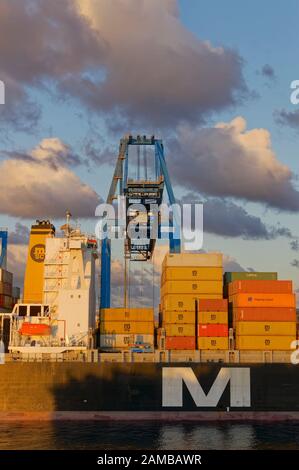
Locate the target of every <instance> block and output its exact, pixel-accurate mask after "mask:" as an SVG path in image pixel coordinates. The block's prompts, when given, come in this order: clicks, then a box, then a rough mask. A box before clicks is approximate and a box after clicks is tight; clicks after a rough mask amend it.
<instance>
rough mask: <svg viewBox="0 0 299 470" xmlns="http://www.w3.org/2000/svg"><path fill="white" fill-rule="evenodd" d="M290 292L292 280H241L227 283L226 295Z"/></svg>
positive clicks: (291, 290)
mask: <svg viewBox="0 0 299 470" xmlns="http://www.w3.org/2000/svg"><path fill="white" fill-rule="evenodd" d="M253 292H254V293H255V294H292V292H293V283H292V281H265V280H258V281H256V280H254V279H250V280H242V281H233V282H231V283H230V284H229V285H228V295H229V296H232V295H234V294H239V293H242V294H251V293H253Z"/></svg>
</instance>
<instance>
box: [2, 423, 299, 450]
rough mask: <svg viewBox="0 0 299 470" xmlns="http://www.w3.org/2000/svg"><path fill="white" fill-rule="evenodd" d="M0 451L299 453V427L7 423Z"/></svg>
mask: <svg viewBox="0 0 299 470" xmlns="http://www.w3.org/2000/svg"><path fill="white" fill-rule="evenodd" d="M0 449H2V450H4V449H9V450H12V449H13V450H14V449H18V450H23V449H24V450H25V449H65V450H67V449H69V450H74V449H90V450H111V449H117V450H123V449H128V450H130V449H141V450H153V449H157V450H174V449H178V450H188V449H190V450H191V449H192V450H212V449H224V450H231V449H233V450H236V449H238V450H246V449H248V450H249V449H276V450H284V449H287V450H290V449H296V450H298V449H299V424H289V423H287V424H277V423H276V424H275V423H272V424H219V425H215V424H194V423H192V424H191V423H186V424H183V423H182V424H178V423H173V424H168V423H147V424H140V423H134V422H132V423H104V422H99V421H97V422H79V423H78V422H64V423H62V422H59V423H58V422H56V423H8V424H7V423H5V424H3V423H2V424H0Z"/></svg>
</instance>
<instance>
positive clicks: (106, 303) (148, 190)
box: [100, 135, 181, 308]
mask: <svg viewBox="0 0 299 470" xmlns="http://www.w3.org/2000/svg"><path fill="white" fill-rule="evenodd" d="M130 146H136V153H137V163H136V164H135V168H136V169H137V177H136V178H135V179H134V178H130V177H129V164H130V161H129V160H130V158H129V149H130ZM149 146H151V149H152V152H151V156H152V159H153V160H154V161H153V162H151V164H152V169H153V171H152V173H153V174H154V176H152V175H151V177H149V175H148V163H149V161H148V160H149V156H148V154H147V149H148V147H149ZM141 150H142V151H143V154H142V152H141ZM142 160H143V161H142ZM142 165H143V168H142ZM141 168H142V169H143V171H142V173H143V177H142V178H141V174H140V169H141ZM164 187H166V191H167V195H168V200H169V205H170V206H173V205H174V204H175V203H176V201H175V197H174V192H173V189H172V185H171V181H170V178H169V174H168V169H167V165H166V161H165V156H164V146H163V143H162V140H161V139H156V138H155V136H151V137H147V136H145V135H143V136H140V135H137V136H136V137H133V136H132V135H128V136H125V137H124V138H122V139H121V140H120V146H119V154H118V158H117V162H116V166H115V170H114V174H113V178H112V182H111V185H110V190H109V193H108V197H107V204H111V205H112V204H113V202H114V201H115V200H116V199H117V198H118V196H123V197H124V199H125V205H126V206H125V207H126V222H125V223H126V230H125V232H126V239H125V259H130V260H131V261H147V260H150V259H151V257H152V254H153V252H154V249H155V243H156V239H154V238H148V237H147V241H146V242H145V241H144V240H143V239H142V240H141V239H136V240H134V239H132V238H131V237H128V230H127V229H128V227H129V224H130V221H131V220H133V219H134V217H135V216H136V212H137V213H138V211H136V210H132V212H131V213H130V207H136V204H141V205H142V206H143V207H145V208H146V213H145V221H144V222H143V225H145V226H146V227H145V228H146V230H147V232H146V233H149V230H150V228H149V227H150V222H151V220H152V216H153V214H152V213H151V207H152V204H157V205H158V206H160V204H161V203H162V199H163V192H164ZM156 217H157V218H158V219H157V220H158V222H157V223H158V238H159V236H160V234H161V218H160V214H156ZM170 224H171V225H172V226H173V227H172V231H171V233H169V251H170V252H171V253H180V251H181V240H180V227H179V223H178V221H177V220H175V217H174V216H173V217H172V218H171V220H170ZM110 291H111V240H110V238H109V237H106V238H104V239H102V242H101V291H100V294H101V301H100V308H109V307H110V300H111V292H110Z"/></svg>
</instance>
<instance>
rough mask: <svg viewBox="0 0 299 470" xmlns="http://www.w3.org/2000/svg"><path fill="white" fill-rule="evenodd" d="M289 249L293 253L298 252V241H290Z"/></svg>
mask: <svg viewBox="0 0 299 470" xmlns="http://www.w3.org/2000/svg"><path fill="white" fill-rule="evenodd" d="M290 247H291V250H293V251H299V240H298V238H297V239H295V240H292V241H291V242H290Z"/></svg>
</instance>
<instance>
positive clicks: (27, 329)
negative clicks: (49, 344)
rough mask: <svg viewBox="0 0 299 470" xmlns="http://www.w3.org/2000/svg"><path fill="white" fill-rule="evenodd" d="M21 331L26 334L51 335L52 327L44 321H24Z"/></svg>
mask: <svg viewBox="0 0 299 470" xmlns="http://www.w3.org/2000/svg"><path fill="white" fill-rule="evenodd" d="M19 333H20V334H21V335H24V336H50V334H51V327H50V326H49V325H46V324H44V323H28V322H24V323H23V324H22V326H21V328H20V330H19Z"/></svg>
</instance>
